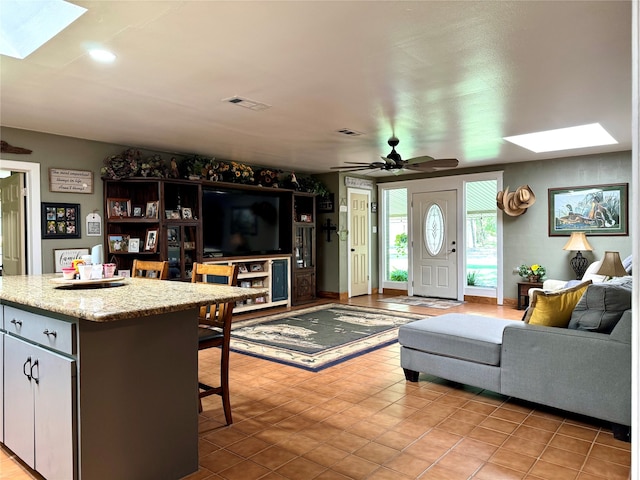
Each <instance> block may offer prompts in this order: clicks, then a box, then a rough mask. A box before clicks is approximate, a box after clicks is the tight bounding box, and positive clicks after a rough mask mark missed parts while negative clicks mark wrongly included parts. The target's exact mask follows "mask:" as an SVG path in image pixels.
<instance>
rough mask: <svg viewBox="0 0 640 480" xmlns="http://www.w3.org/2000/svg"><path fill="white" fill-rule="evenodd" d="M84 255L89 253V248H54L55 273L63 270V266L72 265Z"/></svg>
mask: <svg viewBox="0 0 640 480" xmlns="http://www.w3.org/2000/svg"><path fill="white" fill-rule="evenodd" d="M82 255H89V249H88V248H64V249H59V250H58V249H54V250H53V267H54V272H55V273H60V272H62V269H63V268H67V267H70V266H71V262H72V261H73V260H77V259H79V258H80V257H81V256H82Z"/></svg>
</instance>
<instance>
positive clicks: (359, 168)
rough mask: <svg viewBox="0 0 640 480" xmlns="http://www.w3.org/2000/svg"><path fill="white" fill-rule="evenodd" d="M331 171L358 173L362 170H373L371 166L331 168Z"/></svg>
mask: <svg viewBox="0 0 640 480" xmlns="http://www.w3.org/2000/svg"><path fill="white" fill-rule="evenodd" d="M329 168H330V169H331V170H341V171H343V172H358V171H360V170H371V167H370V166H369V165H363V166H361V167H329Z"/></svg>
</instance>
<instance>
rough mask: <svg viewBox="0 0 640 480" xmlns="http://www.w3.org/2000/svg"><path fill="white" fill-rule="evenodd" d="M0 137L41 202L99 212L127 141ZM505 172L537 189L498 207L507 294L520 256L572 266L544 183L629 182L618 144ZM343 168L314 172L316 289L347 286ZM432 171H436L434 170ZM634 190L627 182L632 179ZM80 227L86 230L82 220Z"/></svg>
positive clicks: (615, 244)
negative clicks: (107, 177)
mask: <svg viewBox="0 0 640 480" xmlns="http://www.w3.org/2000/svg"><path fill="white" fill-rule="evenodd" d="M0 137H1V138H2V140H5V141H6V142H8V143H9V144H11V145H14V146H19V147H24V148H28V149H30V150H33V153H31V154H30V155H17V154H2V158H3V159H6V160H15V161H22V162H36V163H40V165H41V179H40V180H41V189H42V191H41V196H42V201H44V202H52V201H55V202H64V203H79V204H80V208H81V215H82V217H83V218H84V217H85V216H86V215H87V214H88V213H91V212H93V211H97V212H99V213H101V214H102V212H103V205H102V202H103V195H102V181H101V179H100V167H101V166H102V164H103V160H104V158H106V157H107V156H109V155H113V154H117V153H120V152H122V151H123V150H125V149H127V148H129V147H130V146H126V145H116V144H108V143H102V142H95V141H91V140H82V139H77V138H70V137H62V136H57V135H49V134H44V133H37V132H31V131H27V130H19V129H14V128H7V127H1V128H0ZM141 151H142V153H143V156H149V155H152V154H155V153H160V154H161V155H162V156H163V157H164V158H166V159H167V160H168V159H170V157H171V156H172V155H170V154H166V153H163V152H156V151H151V150H141ZM51 167H57V168H71V169H78V170H92V171H94V172H95V178H94V192H93V194H69V193H54V192H50V191H49V168H51ZM500 167H501V169H502V170H503V172H504V174H503V175H504V176H503V178H504V185H505V186H507V185H508V186H510V187H511V189H514V188H516V187H518V186H519V185H523V184H528V185H529V186H531V188H532V189H533V191H534V192H535V194H536V197H537V201H536V204H535V205H534V206H533V207H532V208H530V209H529V210H528V211H527V213H526V214H524V215H521V216H519V217H509V216H507V215H503V220H504V264H505V267H504V280H505V297H506V298H515V297H516V290H515V283H516V282H517V280H518V276H517V275H516V274H514V273H513V272H512V270H513V268H515V267H517V266H518V265H520V264H521V263H534V262H535V263H541V264H543V265H544V266H545V267H546V268H547V276H548V277H551V278H562V279H571V278H573V271H572V270H571V269H570V267H569V259H570V258H571V257H573V255H575V254H574V253H572V252H565V251H564V250H562V247H563V245H564V243H565V242H566V237H549V236H548V233H547V215H548V202H547V189H548V188H550V187H557V188H561V187H570V186H583V185H597V184H608V183H627V182H629V179H630V178H631V152H629V151H625V152H615V153H610V154H601V155H589V156H581V157H570V158H558V159H551V160H541V161H535V162H523V163H513V164H508V165H501V166H500ZM491 170H495V167H481V168H475V169H464V170H463V169H460V170H456V171H455V174H456V175H460V174H465V173H476V172H481V171H491ZM452 173H454V172H451V171H448V172H438V174H437V176H445V175H451V174H452ZM346 176H353V175H346V174H344V173H338V172H335V173H328V174H323V175H319V176H318V178H319V179H320V180H321V181H322V182H323V183H324V184H325V185H326V186H327V188H328V189H329V190H330V191H331V192H333V193H334V195H335V211H334V212H333V213H321V214H318V215H317V222H318V223H317V226H318V236H317V239H316V240H317V255H318V259H317V266H318V271H317V282H316V283H317V288H318V291H320V292H331V293H346V292H347V291H348V277H347V258H348V254H349V252H348V240H347V239H345V240H340V237H339V236H338V235H337V234H336V233H332V234H331V241H330V242H328V241H327V240H326V232H324V231H323V230H322V226H323V225H324V224H325V222H326V220H327V219H330V220H331V223H332V224H333V225H337V226H338V229H339V230H348V229H349V225H347V214H346V213H340V211H339V209H340V204H341V203H342V204H343V205H346V204H347V187H346V186H345V185H344V178H345V177H346ZM421 176H422V177H426V175H411V176H404V175H403V176H402V177H401V178H398V177H385V178H379V179H378V182H379V183H382V182H384V183H388V182H392V181H397V180H408V179H415V178H420V177H421ZM431 176H434V175H431ZM371 195H372V196H371V200H372V201H373V202H378V198H377V189H376V188H374V190H372V192H371ZM629 195H630V196H631V185H630V186H629ZM634 215H637V212H636V211H635V209H634V207H633V206H632V205H629V225H630V226H631V223H632V222H633V221H634V220H633V219H634ZM370 219H371V226H372V227H373V226H376V227H377V226H378V214H377V213H372V214H371V217H370ZM82 231H83V232H84V224H83V228H82ZM97 238H98V237H86V236H84V233H83V236H82V237H81V238H79V239H70V240H43V241H42V252H43V258H42V270H43V272H45V273H47V272H52V271H53V249H54V248H66V247H69V248H75V247H91V246H92V245H95V244H97V243H100V242H99V241H98V240H97ZM371 239H372V245H371V247H372V269H371V280H372V287H373V288H377V287H378V262H377V254H378V234H377V233H372V235H371ZM589 241H590V243H591V245H592V246H593V247H594V251H593V252H590V253H587V254H585V256H587V258H589V259H590V260H594V259H598V258H600V257H602V255H603V253H604V251H605V250H616V251H619V252H620V254H621V256H622V257H623V258H624V257H625V256H627V255H629V254H630V253H631V237H629V236H624V237H614V236H605V237H598V236H592V237H589Z"/></svg>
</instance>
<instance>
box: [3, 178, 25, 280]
mask: <svg viewBox="0 0 640 480" xmlns="http://www.w3.org/2000/svg"><path fill="white" fill-rule="evenodd" d="M23 191H24V173H21V172H18V173H13V174H12V175H11V176H9V177H7V178H3V179H0V195H1V198H2V200H1V202H2V205H1V206H0V209H1V211H2V274H3V275H22V274H24V273H26V272H25V238H24V230H25V228H24V225H25V216H24V215H25V212H24V196H23Z"/></svg>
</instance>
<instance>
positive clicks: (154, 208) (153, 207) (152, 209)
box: [146, 201, 158, 218]
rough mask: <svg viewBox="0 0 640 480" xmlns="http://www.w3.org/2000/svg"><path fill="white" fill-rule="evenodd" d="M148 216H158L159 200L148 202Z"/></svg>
mask: <svg viewBox="0 0 640 480" xmlns="http://www.w3.org/2000/svg"><path fill="white" fill-rule="evenodd" d="M146 216H147V218H158V202H157V201H155V202H147V212H146Z"/></svg>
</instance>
